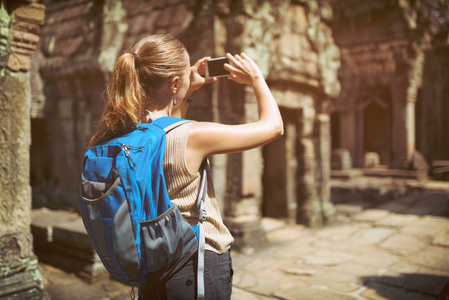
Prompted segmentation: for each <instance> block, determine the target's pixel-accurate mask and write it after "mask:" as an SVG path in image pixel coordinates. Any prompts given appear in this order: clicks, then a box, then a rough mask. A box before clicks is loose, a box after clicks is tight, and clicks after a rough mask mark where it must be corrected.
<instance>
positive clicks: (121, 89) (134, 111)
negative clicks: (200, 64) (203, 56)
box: [89, 34, 189, 147]
mask: <svg viewBox="0 0 449 300" xmlns="http://www.w3.org/2000/svg"><path fill="white" fill-rule="evenodd" d="M186 53H187V51H186V49H185V47H184V45H183V44H182V43H181V42H180V41H179V40H178V39H176V38H174V37H173V36H172V35H170V34H155V35H150V36H148V37H146V38H143V39H142V40H140V41H139V42H138V43H137V44H136V45H135V46H134V48H133V49H132V51H131V53H124V54H122V55H121V56H120V57H119V58H118V59H117V61H116V63H115V65H114V69H113V71H112V75H111V79H110V81H109V82H108V85H107V88H106V95H107V101H106V106H105V108H104V111H103V115H102V117H101V121H100V126H99V128H98V130H97V131H96V133H95V134H94V135H93V136H92V138H91V140H90V142H89V147H92V146H95V145H98V144H100V143H102V142H105V141H108V140H110V139H113V138H116V137H119V136H121V135H124V134H126V133H128V132H130V131H131V130H132V129H133V128H134V127H136V124H137V123H138V122H139V119H140V118H141V116H142V113H143V111H144V110H145V109H149V108H153V109H155V108H159V109H162V108H164V107H165V106H167V105H168V103H167V102H166V101H163V100H165V99H159V97H158V92H159V91H160V89H161V88H163V87H164V86H166V85H168V83H169V82H170V81H171V80H172V79H173V78H175V77H176V76H178V77H180V78H183V76H184V74H185V71H186V68H188V67H189V61H188V56H187V54H186Z"/></svg>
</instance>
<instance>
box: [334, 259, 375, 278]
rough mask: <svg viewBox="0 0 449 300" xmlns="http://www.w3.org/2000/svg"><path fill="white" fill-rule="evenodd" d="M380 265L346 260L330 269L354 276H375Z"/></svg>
mask: <svg viewBox="0 0 449 300" xmlns="http://www.w3.org/2000/svg"><path fill="white" fill-rule="evenodd" d="M380 269H381V268H380V267H377V266H370V265H366V264H361V263H357V262H354V261H348V262H345V263H342V264H340V265H338V266H335V267H333V268H332V269H331V271H333V272H342V273H344V274H351V275H354V276H360V277H363V276H377V275H379V272H380Z"/></svg>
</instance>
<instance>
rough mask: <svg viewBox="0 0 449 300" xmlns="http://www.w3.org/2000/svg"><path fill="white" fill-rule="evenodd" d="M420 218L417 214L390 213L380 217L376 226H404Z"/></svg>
mask: <svg viewBox="0 0 449 300" xmlns="http://www.w3.org/2000/svg"><path fill="white" fill-rule="evenodd" d="M417 219H418V217H417V216H415V215H399V214H390V215H388V216H387V217H385V218H383V219H380V220H379V221H377V222H375V225H376V226H385V227H394V228H397V227H402V226H404V225H407V224H410V223H412V222H414V221H416V220H417Z"/></svg>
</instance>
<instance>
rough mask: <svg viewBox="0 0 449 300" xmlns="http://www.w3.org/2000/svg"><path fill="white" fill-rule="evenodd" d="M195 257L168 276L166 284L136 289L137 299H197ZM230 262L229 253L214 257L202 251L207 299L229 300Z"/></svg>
mask: <svg viewBox="0 0 449 300" xmlns="http://www.w3.org/2000/svg"><path fill="white" fill-rule="evenodd" d="M196 271H197V255H194V256H193V258H192V259H191V260H190V261H189V262H188V263H187V264H186V265H185V266H184V267H183V268H182V269H181V270H179V272H177V273H176V274H175V275H174V276H173V277H171V278H170V279H169V280H168V281H167V282H166V284H165V285H164V284H161V283H152V282H147V283H144V284H142V285H140V286H139V299H140V300H149V299H170V300H174V299H181V300H190V299H191V300H194V299H196ZM233 274H234V271H233V269H232V259H231V254H230V251H227V252H225V253H223V254H221V255H220V254H216V253H214V252H211V251H205V254H204V285H205V289H206V290H205V292H206V297H205V298H206V299H207V300H214V299H217V300H222V299H223V300H224V299H226V300H229V299H231V293H232V277H233Z"/></svg>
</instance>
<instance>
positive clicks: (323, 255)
mask: <svg viewBox="0 0 449 300" xmlns="http://www.w3.org/2000/svg"><path fill="white" fill-rule="evenodd" d="M352 258H353V255H352V254H347V253H341V252H331V251H319V252H316V253H313V254H310V255H306V256H304V257H303V258H302V259H303V261H304V263H305V264H308V265H313V266H334V265H338V264H341V263H343V262H346V261H348V260H351V259H352Z"/></svg>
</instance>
